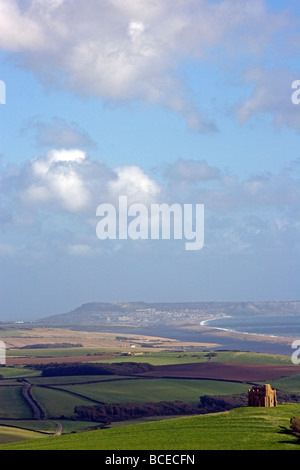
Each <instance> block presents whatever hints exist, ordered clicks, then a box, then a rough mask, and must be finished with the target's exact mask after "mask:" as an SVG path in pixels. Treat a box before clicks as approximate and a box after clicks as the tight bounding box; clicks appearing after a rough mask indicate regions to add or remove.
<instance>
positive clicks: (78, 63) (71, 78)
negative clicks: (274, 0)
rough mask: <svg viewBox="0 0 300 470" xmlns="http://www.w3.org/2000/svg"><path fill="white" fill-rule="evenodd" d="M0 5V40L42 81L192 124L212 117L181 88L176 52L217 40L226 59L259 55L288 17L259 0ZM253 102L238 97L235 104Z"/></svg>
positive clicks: (206, 49)
mask: <svg viewBox="0 0 300 470" xmlns="http://www.w3.org/2000/svg"><path fill="white" fill-rule="evenodd" d="M0 13H1V14H0V18H1V20H0V21H1V23H0V29H1V43H2V47H3V48H4V49H6V50H8V51H12V52H16V53H18V64H20V63H21V64H23V65H24V66H26V67H29V68H30V69H32V70H33V71H34V72H35V73H36V75H37V76H38V77H39V78H40V79H41V80H43V81H44V82H46V83H47V84H51V85H52V86H57V87H63V88H65V89H67V90H69V91H73V92H76V93H81V94H84V95H92V96H98V97H100V98H102V99H104V100H114V101H115V100H121V101H127V100H143V101H145V102H147V103H154V104H159V105H163V106H166V107H168V108H170V109H172V110H174V111H175V112H177V113H180V114H182V115H183V116H184V118H185V119H186V121H187V124H188V125H189V127H191V128H192V129H194V130H198V131H215V130H216V126H215V124H214V123H213V122H211V120H210V119H207V118H205V117H204V115H203V112H202V110H201V103H200V109H198V108H197V107H195V106H194V104H193V97H191V98H187V92H186V89H185V87H184V85H183V83H182V82H181V81H180V80H179V79H178V75H177V71H178V68H179V67H180V64H181V61H188V60H197V61H199V60H200V61H202V60H209V61H212V60H213V58H214V53H215V50H217V51H218V52H220V51H221V54H222V57H223V58H224V64H225V63H231V62H234V61H237V60H239V59H240V58H241V57H245V56H249V61H250V62H251V61H252V59H253V58H255V57H258V58H259V60H261V58H262V57H263V56H265V57H267V55H268V54H269V52H270V48H271V50H272V47H273V46H272V40H273V38H274V36H276V35H277V36H280V39H282V40H285V39H284V34H288V28H289V23H291V21H292V19H291V16H290V17H289V16H288V14H287V13H285V12H280V11H277V12H273V13H272V12H270V11H268V9H267V7H266V2H265V1H264V0H251V1H248V0H245V1H243V2H240V1H238V0H223V1H220V2H214V1H213V2H211V1H208V0H203V1H201V2H200V1H195V0H185V1H182V0H172V1H171V0H165V1H164V2H158V1H156V0H139V1H136V0H111V1H110V2H107V0H89V1H88V2H86V1H80V0H77V1H76V2H72V1H69V0H65V1H63V0H55V1H54V0H52V1H47V2H45V1H44V0H28V1H27V2H26V3H24V2H22V1H17V0H0ZM293 21H294V20H293ZM273 52H274V51H273ZM216 57H217V59H218V60H219V59H220V54H219V53H217V54H216ZM250 59H251V60H250ZM203 63H204V64H205V62H203ZM199 80H201V76H199ZM258 80H259V79H258ZM254 100H255V97H254ZM252 101H253V100H252ZM243 108H244V109H243ZM247 109H248V110H247ZM252 110H253V112H254V110H255V106H254V107H253V106H252V107H251V106H250V105H249V103H245V104H244V105H243V104H241V110H240V114H241V115H242V116H243V115H244V116H245V115H246V116H247V115H249V112H252Z"/></svg>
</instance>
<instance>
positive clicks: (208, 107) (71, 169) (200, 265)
mask: <svg viewBox="0 0 300 470" xmlns="http://www.w3.org/2000/svg"><path fill="white" fill-rule="evenodd" d="M0 31H1V43H0V48H1V51H0V59H1V68H0V80H1V82H0V83H1V85H2V86H1V96H0V98H1V99H0V101H1V104H0V132H1V141H0V166H1V213H0V217H1V224H0V229H1V239H0V256H1V261H0V277H1V287H0V294H1V297H0V307H1V310H0V311H1V313H0V321H4V320H34V319H39V318H43V317H45V316H47V315H52V314H56V313H63V312H67V311H69V310H72V309H74V308H76V307H78V306H79V305H81V304H83V303H86V302H93V301H98V302H101V301H104V302H121V301H124V302H126V301H145V302H181V301H182V302H189V301H190V302H191V301H248V300H249V301H250V300H252V301H259V300H299V299H300V288H299V285H300V282H299V281H300V273H299V265H300V256H299V254H300V236H299V235H300V223H299V221H300V217H299V216H300V186H299V176H300V145H299V144H300V139H299V137H300V104H297V100H296V101H295V100H294V101H295V102H293V100H292V96H293V93H297V87H296V89H295V88H294V89H293V88H292V84H293V83H294V82H295V81H297V80H300V62H299V52H300V5H299V1H298V0H284V1H283V0H282V1H280V0H251V1H247V0H88V1H87V0H0ZM299 85H300V83H299ZM297 86H298V85H297ZM297 97H298V95H297ZM120 196H123V197H124V196H126V197H127V201H128V206H129V207H131V206H132V205H134V204H139V207H141V206H142V207H143V208H144V209H145V210H147V211H148V219H147V220H148V222H149V221H150V222H149V223H151V207H152V206H153V205H154V204H166V205H168V207H169V208H170V207H171V206H172V205H173V204H177V205H180V207H182V208H184V207H185V205H189V206H190V207H192V208H193V211H196V207H197V206H198V205H203V206H204V221H203V231H204V245H203V247H202V248H201V249H199V250H191V251H189V250H186V249H185V242H186V240H185V239H184V237H181V239H180V237H179V239H175V237H174V236H173V237H172V233H171V235H170V237H169V239H163V237H162V236H161V237H158V239H153V237H151V233H150V232H149V237H148V239H147V238H146V237H145V238H146V239H143V238H139V237H137V239H133V238H131V237H129V236H128V237H127V239H120V237H116V239H109V238H108V239H105V240H101V239H99V237H98V236H97V232H96V229H97V224H98V223H99V220H103V219H101V218H99V215H97V208H98V207H99V206H101V207H103V206H102V205H103V204H110V207H114V208H115V211H116V220H115V221H116V223H118V221H119V217H120V212H119V206H118V203H119V197H120ZM134 207H135V208H136V206H134ZM134 207H133V208H132V210H133V209H134ZM133 214H134V212H132V213H131V218H130V217H129V219H128V224H129V223H130V222H132V221H133V220H136V222H137V217H138V215H139V214H140V213H138V212H136V213H135V214H136V217H133ZM193 214H194V225H193V227H194V228H195V227H196V225H195V224H196V219H195V214H196V212H193ZM145 217H146V218H147V215H146V216H145ZM142 220H144V222H145V220H146V219H141V218H140V219H139V221H140V222H141V223H142ZM107 221H108V223H111V222H110V221H111V219H107ZM140 227H141V226H139V228H140ZM136 228H137V233H138V227H137V226H136Z"/></svg>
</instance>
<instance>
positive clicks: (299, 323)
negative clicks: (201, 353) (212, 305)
mask: <svg viewBox="0 0 300 470" xmlns="http://www.w3.org/2000/svg"><path fill="white" fill-rule="evenodd" d="M203 323H204V324H205V325H206V326H209V327H210V328H215V329H216V335H214V334H209V335H208V334H205V333H204V332H199V331H196V330H195V331H193V330H186V329H180V328H176V327H175V326H172V325H165V324H157V325H153V326H141V327H135V328H132V327H130V326H125V325H124V326H122V327H118V326H114V327H113V329H112V328H111V327H109V326H107V327H103V326H102V327H101V331H107V332H109V331H110V332H114V333H116V332H119V333H123V334H124V333H126V332H127V333H133V334H140V335H149V336H161V337H164V338H172V339H177V340H180V341H185V342H199V343H216V344H218V346H215V347H213V348H203V346H200V345H199V348H195V349H198V350H203V349H208V350H209V349H213V350H230V351H232V350H235V351H249V352H261V353H269V354H281V355H285V356H291V355H292V354H293V352H294V351H295V349H294V348H293V347H292V343H293V339H297V338H299V340H300V316H299V315H285V316H264V315H252V316H251V317H250V316H249V317H244V316H243V317H242V316H234V317H224V318H217V319H211V320H208V321H205V322H203ZM203 323H202V324H203ZM218 330H225V331H235V332H240V333H247V334H248V335H249V337H248V338H249V339H248V340H245V339H239V338H237V337H232V338H231V337H228V336H222V335H219V334H217V333H219V331H218ZM252 334H255V335H267V336H271V337H284V338H290V339H291V342H290V344H285V343H280V342H276V343H269V342H266V341H264V340H263V338H262V340H261V341H253V340H251V335H252Z"/></svg>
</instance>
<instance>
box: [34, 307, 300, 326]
mask: <svg viewBox="0 0 300 470" xmlns="http://www.w3.org/2000/svg"><path fill="white" fill-rule="evenodd" d="M253 314H259V315H283V314H286V315H287V314H288V315H296V314H298V315H299V314H300V302H299V301H282V302H156V303H146V302H111V303H109V302H89V303H85V304H83V305H81V306H80V307H78V308H76V309H74V310H72V311H70V312H66V313H61V314H56V315H51V316H48V317H46V318H44V319H42V322H46V323H48V322H52V323H69V322H71V323H80V322H103V323H121V324H124V323H128V324H129V323H133V324H146V323H147V322H150V323H153V322H154V323H158V322H161V323H164V322H168V321H171V320H172V321H182V320H187V319H189V320H191V319H198V318H202V317H204V318H207V317H211V316H216V315H217V316H218V315H230V316H236V315H239V316H240V315H253Z"/></svg>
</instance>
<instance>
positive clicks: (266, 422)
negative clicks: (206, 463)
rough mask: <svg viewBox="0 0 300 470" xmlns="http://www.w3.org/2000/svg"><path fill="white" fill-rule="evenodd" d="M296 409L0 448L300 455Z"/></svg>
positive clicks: (248, 411)
mask: <svg viewBox="0 0 300 470" xmlns="http://www.w3.org/2000/svg"><path fill="white" fill-rule="evenodd" d="M292 416H300V404H293V405H280V406H278V407H277V408H247V407H246V408H236V409H234V410H231V411H227V412H222V413H215V414H208V415H202V416H193V417H185V418H176V419H170V420H164V421H159V422H151V423H143V424H134V425H125V426H121V427H115V428H110V429H102V430H97V431H88V432H84V433H77V434H71V435H66V436H56V437H49V438H47V439H34V440H31V441H23V442H22V443H15V444H10V445H3V446H0V450H18V449H26V450H300V445H299V441H297V438H296V437H294V436H293V435H291V434H290V433H289V428H290V418H291V417H292Z"/></svg>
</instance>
